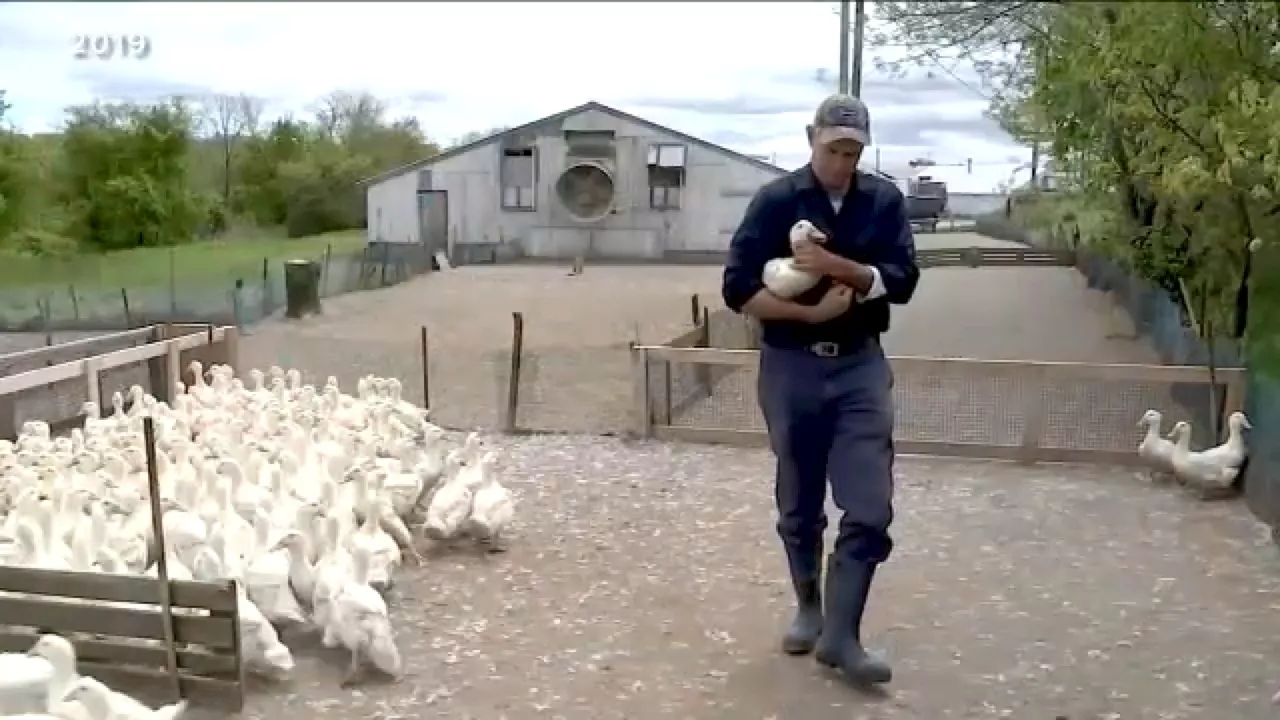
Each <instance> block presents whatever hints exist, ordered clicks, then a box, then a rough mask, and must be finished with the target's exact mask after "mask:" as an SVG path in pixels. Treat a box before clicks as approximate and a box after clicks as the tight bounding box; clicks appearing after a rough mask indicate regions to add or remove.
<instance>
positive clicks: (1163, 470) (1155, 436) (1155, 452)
mask: <svg viewBox="0 0 1280 720" xmlns="http://www.w3.org/2000/svg"><path fill="white" fill-rule="evenodd" d="M1163 420H1164V418H1163V416H1162V415H1161V414H1160V411H1159V410H1148V411H1146V412H1145V413H1143V415H1142V419H1141V420H1139V421H1138V427H1146V428H1147V433H1146V434H1145V435H1143V437H1142V442H1141V443H1138V457H1141V458H1142V459H1143V460H1145V461H1146V462H1147V464H1148V465H1149V466H1150V467H1151V477H1152V479H1153V480H1154V479H1157V478H1159V477H1162V476H1167V475H1169V474H1171V473H1172V472H1173V452H1174V448H1173V443H1171V442H1169V441H1168V440H1166V439H1164V438H1162V437H1160V424H1161V423H1162V422H1163Z"/></svg>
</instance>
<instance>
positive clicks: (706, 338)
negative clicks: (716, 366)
mask: <svg viewBox="0 0 1280 720" xmlns="http://www.w3.org/2000/svg"><path fill="white" fill-rule="evenodd" d="M701 320H702V323H701V325H700V327H701V328H702V337H701V338H699V339H698V347H702V348H710V347H711V312H710V311H708V310H707V308H705V307H704V308H702V318H701ZM693 376H694V377H695V378H696V379H697V381H698V386H699V387H701V388H702V394H703V395H706V396H707V397H711V366H710V365H708V364H707V363H698V365H697V366H696V367H694V369H693Z"/></svg>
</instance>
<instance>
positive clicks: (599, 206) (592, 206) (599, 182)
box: [556, 162, 615, 223]
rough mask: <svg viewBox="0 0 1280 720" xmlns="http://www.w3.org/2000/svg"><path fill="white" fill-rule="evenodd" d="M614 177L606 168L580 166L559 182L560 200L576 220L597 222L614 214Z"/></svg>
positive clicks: (573, 166)
mask: <svg viewBox="0 0 1280 720" xmlns="http://www.w3.org/2000/svg"><path fill="white" fill-rule="evenodd" d="M614 189H615V186H614V182H613V174H612V173H610V172H609V171H608V170H607V169H605V167H604V166H603V165H600V164H598V163H594V162H579V163H577V164H575V165H571V166H570V167H569V168H568V169H567V170H565V171H564V172H563V173H561V174H560V178H559V179H558V180H556V196H557V197H559V198H560V202H561V203H562V204H563V205H564V207H565V210H567V211H568V212H569V215H571V216H572V217H573V219H574V220H577V221H578V222H583V223H589V222H595V221H597V220H600V219H602V218H604V217H605V216H606V215H608V214H609V212H610V211H611V210H613V193H614Z"/></svg>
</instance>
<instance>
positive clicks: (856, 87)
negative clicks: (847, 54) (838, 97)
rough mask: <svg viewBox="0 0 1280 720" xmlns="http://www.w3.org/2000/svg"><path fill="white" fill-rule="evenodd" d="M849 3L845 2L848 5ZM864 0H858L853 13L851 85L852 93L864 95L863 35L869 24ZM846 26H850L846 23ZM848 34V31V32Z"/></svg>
mask: <svg viewBox="0 0 1280 720" xmlns="http://www.w3.org/2000/svg"><path fill="white" fill-rule="evenodd" d="M847 5H848V3H845V6H847ZM865 5H866V3H865V2H864V0H856V2H855V3H854V7H855V8H856V9H855V10H854V14H853V79H852V82H851V83H850V85H849V87H850V89H851V94H853V95H856V96H859V97H860V96H861V95H862V36H863V34H864V33H865V31H866V26H867V9H866V7H865ZM845 27H848V25H846V26H845ZM846 36H847V33H846Z"/></svg>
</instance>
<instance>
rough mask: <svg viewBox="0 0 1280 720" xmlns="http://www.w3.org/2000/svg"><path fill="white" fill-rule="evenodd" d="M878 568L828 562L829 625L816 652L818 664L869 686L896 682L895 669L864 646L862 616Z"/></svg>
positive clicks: (827, 599)
mask: <svg viewBox="0 0 1280 720" xmlns="http://www.w3.org/2000/svg"><path fill="white" fill-rule="evenodd" d="M874 573H875V566H873V565H867V564H864V563H844V562H841V561H840V560H838V559H837V558H835V557H834V556H833V557H831V558H829V559H828V562H827V583H826V585H827V587H826V592H825V594H826V601H827V612H826V623H825V626H824V627H823V630H822V637H821V638H819V640H818V644H817V647H816V648H815V649H814V657H815V658H816V659H817V661H818V662H819V663H821V664H823V665H825V666H827V667H829V668H832V669H835V670H839V671H840V672H841V674H843V675H844V676H845V678H847V679H848V680H849V682H851V683H853V684H854V685H860V686H868V685H879V684H882V683H887V682H889V681H890V680H892V679H893V669H892V668H890V667H889V665H888V663H886V662H885V661H883V660H881V659H879V658H877V657H875V656H873V655H871V654H870V653H868V652H867V651H866V650H865V649H863V647H862V635H861V629H862V613H863V611H864V610H865V609H866V607H867V595H868V593H870V591H871V576H872V575H873V574H874Z"/></svg>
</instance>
